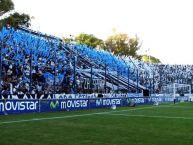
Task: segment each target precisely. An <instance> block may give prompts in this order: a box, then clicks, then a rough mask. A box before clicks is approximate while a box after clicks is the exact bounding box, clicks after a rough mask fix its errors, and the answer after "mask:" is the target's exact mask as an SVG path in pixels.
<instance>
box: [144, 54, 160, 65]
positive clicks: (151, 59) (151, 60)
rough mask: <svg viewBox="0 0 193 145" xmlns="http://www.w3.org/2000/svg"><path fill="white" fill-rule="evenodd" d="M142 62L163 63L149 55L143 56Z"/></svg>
mask: <svg viewBox="0 0 193 145" xmlns="http://www.w3.org/2000/svg"><path fill="white" fill-rule="evenodd" d="M142 60H143V61H144V62H151V63H161V61H160V60H159V59H158V58H155V57H153V56H148V55H143V56H142Z"/></svg>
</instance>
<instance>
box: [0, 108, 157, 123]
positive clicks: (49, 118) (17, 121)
mask: <svg viewBox="0 0 193 145" xmlns="http://www.w3.org/2000/svg"><path fill="white" fill-rule="evenodd" d="M150 108H157V106H151V107H141V108H134V109H127V110H119V111H116V110H114V111H107V112H98V113H88V114H79V115H68V116H58V117H46V118H32V119H25V120H13V121H4V122H0V125H3V124H12V123H21V122H33V121H41V120H54V119H64V118H74V117H82V116H91V115H102V114H109V113H114V112H125V111H132V110H143V109H150Z"/></svg>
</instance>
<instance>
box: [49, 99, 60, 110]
mask: <svg viewBox="0 0 193 145" xmlns="http://www.w3.org/2000/svg"><path fill="white" fill-rule="evenodd" d="M58 107H59V101H58V100H57V101H55V103H54V101H52V102H51V103H50V108H51V109H56V108H58Z"/></svg>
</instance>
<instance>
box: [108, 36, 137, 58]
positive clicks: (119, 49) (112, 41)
mask: <svg viewBox="0 0 193 145" xmlns="http://www.w3.org/2000/svg"><path fill="white" fill-rule="evenodd" d="M105 44H106V47H107V49H108V50H109V51H111V52H112V53H114V54H115V55H120V56H132V57H134V58H137V59H138V58H140V56H138V54H137V50H139V49H140V44H139V39H138V37H137V36H136V37H135V38H129V36H128V35H127V34H124V33H119V34H114V35H113V36H110V37H108V39H107V40H106V42H105Z"/></svg>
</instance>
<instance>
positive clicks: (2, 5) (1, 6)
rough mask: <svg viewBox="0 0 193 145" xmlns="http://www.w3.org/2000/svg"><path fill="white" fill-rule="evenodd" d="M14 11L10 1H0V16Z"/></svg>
mask: <svg viewBox="0 0 193 145" xmlns="http://www.w3.org/2000/svg"><path fill="white" fill-rule="evenodd" d="M13 9H14V4H13V2H12V1H11V0H0V16H1V15H2V14H4V13H6V12H8V11H10V10H13Z"/></svg>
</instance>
